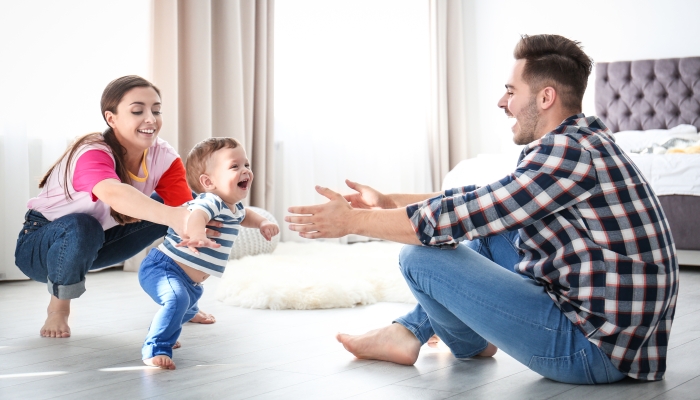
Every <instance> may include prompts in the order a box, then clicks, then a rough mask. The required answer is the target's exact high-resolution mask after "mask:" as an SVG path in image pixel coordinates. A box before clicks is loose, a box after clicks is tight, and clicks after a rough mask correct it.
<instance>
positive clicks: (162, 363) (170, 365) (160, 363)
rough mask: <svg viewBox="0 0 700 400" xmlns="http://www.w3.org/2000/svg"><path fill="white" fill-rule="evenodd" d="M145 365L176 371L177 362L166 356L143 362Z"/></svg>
mask: <svg viewBox="0 0 700 400" xmlns="http://www.w3.org/2000/svg"><path fill="white" fill-rule="evenodd" d="M143 363H144V364H146V365H150V366H152V367H160V368H163V369H175V362H174V361H173V359H172V358H170V357H168V356H166V355H158V356H155V357H153V358H147V359H145V360H143Z"/></svg>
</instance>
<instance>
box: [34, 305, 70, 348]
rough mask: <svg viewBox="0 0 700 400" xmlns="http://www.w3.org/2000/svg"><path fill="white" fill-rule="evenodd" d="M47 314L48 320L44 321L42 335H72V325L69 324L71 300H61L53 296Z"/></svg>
mask: <svg viewBox="0 0 700 400" xmlns="http://www.w3.org/2000/svg"><path fill="white" fill-rule="evenodd" d="M46 314H47V315H46V322H44V326H42V327H41V330H40V331H39V334H40V335H41V336H43V337H51V338H67V337H70V327H69V326H68V316H69V315H70V300H60V299H58V298H57V297H54V296H51V301H50V302H49V307H48V308H47V309H46Z"/></svg>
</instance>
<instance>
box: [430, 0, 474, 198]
mask: <svg viewBox="0 0 700 400" xmlns="http://www.w3.org/2000/svg"><path fill="white" fill-rule="evenodd" d="M463 20H464V16H463V10H462V0H430V118H429V134H428V136H429V138H430V159H431V171H432V179H433V190H440V186H441V182H442V178H443V177H444V176H445V175H446V174H447V173H448V172H449V171H450V170H451V169H452V168H454V167H455V165H457V164H458V163H459V162H460V161H462V160H464V159H466V158H467V157H468V155H469V152H468V146H467V119H466V115H467V86H466V65H465V54H464V53H465V47H464V35H465V32H464V26H463Z"/></svg>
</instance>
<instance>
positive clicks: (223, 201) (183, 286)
mask: <svg viewBox="0 0 700 400" xmlns="http://www.w3.org/2000/svg"><path fill="white" fill-rule="evenodd" d="M186 170H187V183H188V184H189V185H190V187H191V188H192V190H194V191H195V192H197V193H200V195H199V196H197V198H196V199H194V200H192V201H189V202H187V203H185V204H184V206H187V209H188V210H190V211H191V213H190V216H189V219H188V220H187V228H186V232H187V237H182V238H181V237H179V236H178V235H177V234H176V233H175V231H174V230H173V229H172V228H170V229H168V234H167V235H166V237H165V241H164V242H163V244H161V245H160V246H158V248H155V249H152V250H151V251H150V253H149V254H148V255H147V256H146V258H145V259H144V260H143V262H142V263H141V267H140V269H139V282H140V283H141V287H142V288H143V290H145V291H146V293H148V295H149V296H151V298H152V299H153V300H154V301H155V302H156V303H158V304H161V305H162V307H161V309H160V310H159V311H158V313H156V316H155V317H153V322H151V327H150V328H149V330H148V336H147V337H146V340H145V342H144V344H143V348H142V350H141V354H142V357H143V362H144V363H145V364H146V365H153V366H158V367H161V368H164V369H175V363H174V362H173V360H172V354H173V352H172V349H173V346H175V343H176V342H177V339H178V337H179V336H180V332H181V331H182V324H183V323H185V322H187V321H189V320H190V319H192V317H194V316H195V315H196V314H197V311H198V308H197V301H198V300H199V298H200V297H201V296H202V292H203V289H202V282H203V281H204V280H205V279H207V278H208V277H209V275H215V276H218V277H221V275H222V274H223V272H224V268H225V267H226V262H227V261H228V257H229V254H230V252H231V247H232V246H233V241H234V239H235V238H236V236H237V235H238V229H239V226H244V227H247V228H258V229H260V233H261V234H262V235H263V236H264V237H265V239H267V240H270V239H272V237H273V236H275V235H277V234H278V233H279V227H278V226H277V225H276V224H274V223H272V222H270V221H268V220H267V219H266V218H264V217H262V216H261V215H259V214H257V213H256V212H254V211H252V210H250V209H246V208H244V207H243V204H242V203H241V200H243V199H244V198H245V197H246V196H247V195H248V191H249V190H250V185H251V183H252V182H253V172H252V171H251V169H250V163H249V162H248V158H247V157H246V153H245V150H244V149H243V146H241V144H240V143H238V142H237V141H236V140H234V139H231V138H210V139H207V140H204V141H202V142H200V143H198V144H197V145H196V146H195V147H194V148H193V149H192V151H190V154H189V155H188V156H187V162H186ZM212 219H213V220H216V221H220V222H222V223H223V227H221V228H211V229H215V230H217V231H219V232H220V233H221V236H219V237H215V238H211V239H210V238H208V237H207V236H206V234H205V227H206V225H207V223H208V222H209V221H210V220H212ZM198 247H200V250H197V248H198Z"/></svg>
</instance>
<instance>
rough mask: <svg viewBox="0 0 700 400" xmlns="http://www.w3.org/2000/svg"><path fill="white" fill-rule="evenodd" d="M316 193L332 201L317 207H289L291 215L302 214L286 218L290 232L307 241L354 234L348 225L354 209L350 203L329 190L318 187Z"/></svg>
mask: <svg viewBox="0 0 700 400" xmlns="http://www.w3.org/2000/svg"><path fill="white" fill-rule="evenodd" d="M348 186H350V185H348ZM316 191H317V192H318V193H319V194H320V195H322V196H324V197H326V198H327V199H329V200H330V201H329V202H328V203H325V204H318V205H315V206H296V207H289V210H288V211H289V212H290V213H292V214H302V215H288V216H286V217H284V220H285V221H287V222H289V223H290V224H289V230H292V231H295V232H299V236H301V237H303V238H307V239H319V238H337V237H342V236H345V235H347V234H349V233H352V232H350V231H349V230H348V223H349V221H350V218H351V215H352V214H353V208H352V206H351V205H350V204H348V201H347V200H346V199H345V198H344V197H343V196H341V195H340V194H339V193H336V192H334V191H332V190H330V189H328V188H324V187H321V186H316Z"/></svg>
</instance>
